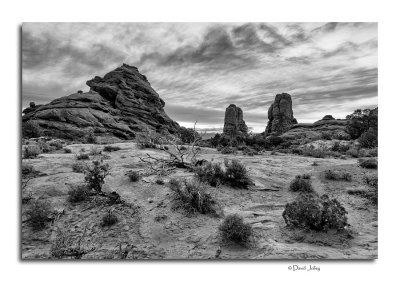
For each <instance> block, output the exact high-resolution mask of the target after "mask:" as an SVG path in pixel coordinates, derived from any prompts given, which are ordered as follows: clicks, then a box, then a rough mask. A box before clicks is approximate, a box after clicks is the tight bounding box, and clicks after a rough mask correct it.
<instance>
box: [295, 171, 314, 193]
mask: <svg viewBox="0 0 400 281" xmlns="http://www.w3.org/2000/svg"><path fill="white" fill-rule="evenodd" d="M310 178H311V176H310V175H308V174H304V175H302V176H301V175H297V176H296V178H295V179H294V180H293V181H292V182H291V183H290V186H289V189H290V190H291V191H294V192H297V191H299V192H314V189H313V188H312V186H311V179H310Z"/></svg>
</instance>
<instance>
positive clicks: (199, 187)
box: [170, 181, 220, 216]
mask: <svg viewBox="0 0 400 281" xmlns="http://www.w3.org/2000/svg"><path fill="white" fill-rule="evenodd" d="M170 188H171V190H172V191H173V196H174V204H173V209H175V210H176V209H182V210H184V211H185V212H186V213H187V214H196V213H200V214H211V215H214V216H219V214H220V212H219V210H218V209H217V207H218V206H217V202H216V201H215V200H214V199H213V198H212V197H211V195H210V194H209V193H208V192H207V190H206V186H205V185H203V184H201V183H200V182H198V181H183V182H180V181H172V182H171V181H170Z"/></svg>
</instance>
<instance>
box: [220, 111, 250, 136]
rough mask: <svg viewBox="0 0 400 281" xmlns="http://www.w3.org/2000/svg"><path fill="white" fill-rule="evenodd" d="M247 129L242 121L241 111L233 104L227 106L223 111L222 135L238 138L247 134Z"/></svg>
mask: <svg viewBox="0 0 400 281" xmlns="http://www.w3.org/2000/svg"><path fill="white" fill-rule="evenodd" d="M247 131H248V128H247V125H246V122H244V120H243V111H242V109H241V108H240V107H237V106H236V105H234V104H231V105H229V106H228V107H227V108H226V110H225V120H224V131H223V132H224V134H226V135H229V136H238V135H243V134H247Z"/></svg>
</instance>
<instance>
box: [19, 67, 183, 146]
mask: <svg viewBox="0 0 400 281" xmlns="http://www.w3.org/2000/svg"><path fill="white" fill-rule="evenodd" d="M86 84H87V85H88V86H89V87H90V90H89V92H86V93H83V92H82V91H78V92H77V93H75V94H72V95H69V96H66V97H62V98H59V99H55V100H53V101H52V102H50V103H49V104H46V105H36V106H35V107H34V108H32V107H30V108H27V109H26V110H24V111H23V113H25V114H24V115H23V117H22V122H27V121H29V120H35V122H36V123H37V124H38V125H39V126H40V127H41V129H42V132H43V134H44V135H48V136H53V137H59V138H66V139H77V138H80V137H83V135H84V134H85V129H89V128H92V129H93V130H94V133H95V135H101V136H107V135H109V136H115V137H118V138H120V139H131V138H133V137H134V136H135V133H136V132H139V131H143V130H147V129H149V130H152V131H157V132H160V133H161V132H163V133H167V134H175V133H177V132H178V130H179V128H180V126H179V125H178V123H176V122H175V121H173V120H172V119H171V118H169V117H168V116H167V114H166V113H165V112H164V105H165V103H164V101H163V100H162V99H161V98H160V97H159V95H158V94H157V92H156V91H155V90H154V89H153V88H152V87H151V86H150V83H149V82H148V81H147V78H146V76H144V75H142V74H140V73H139V70H138V69H137V68H136V67H134V66H130V65H127V64H123V65H122V66H120V67H118V68H117V69H115V70H113V71H111V72H109V73H107V74H106V75H105V76H104V77H103V78H101V77H99V76H96V77H94V78H93V79H91V80H89V81H87V82H86Z"/></svg>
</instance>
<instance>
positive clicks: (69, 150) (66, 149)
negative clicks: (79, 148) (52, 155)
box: [64, 147, 72, 153]
mask: <svg viewBox="0 0 400 281" xmlns="http://www.w3.org/2000/svg"><path fill="white" fill-rule="evenodd" d="M64 152H65V153H72V150H71V148H68V147H64Z"/></svg>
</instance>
